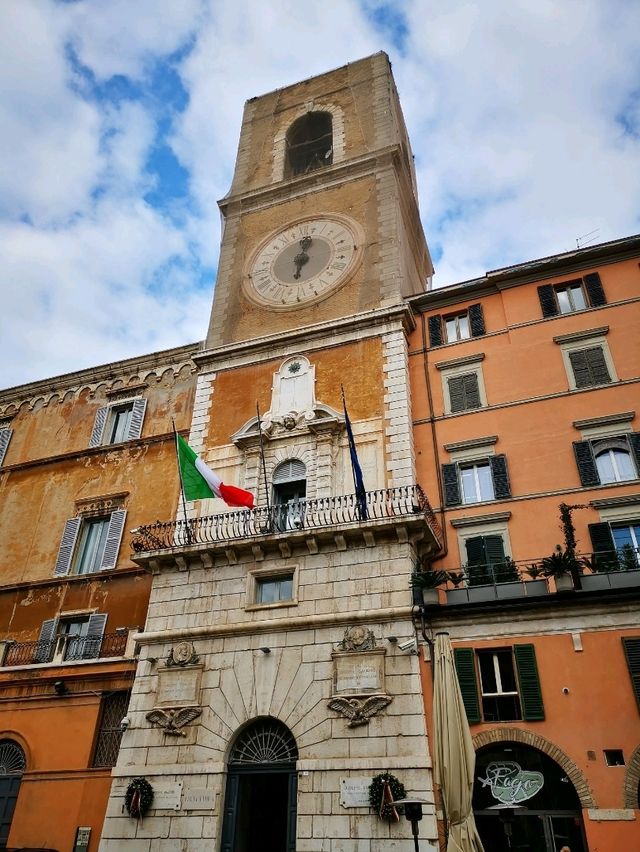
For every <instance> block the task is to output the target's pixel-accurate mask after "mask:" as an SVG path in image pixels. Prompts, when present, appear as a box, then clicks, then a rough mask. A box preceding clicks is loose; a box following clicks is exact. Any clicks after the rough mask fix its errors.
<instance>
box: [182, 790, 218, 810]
mask: <svg viewBox="0 0 640 852" xmlns="http://www.w3.org/2000/svg"><path fill="white" fill-rule="evenodd" d="M215 806H216V794H215V791H214V790H210V789H209V788H208V787H200V788H193V789H191V790H185V791H184V793H183V794H182V809H183V810H184V811H212V810H213V809H214V808H215Z"/></svg>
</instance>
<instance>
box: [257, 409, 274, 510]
mask: <svg viewBox="0 0 640 852" xmlns="http://www.w3.org/2000/svg"><path fill="white" fill-rule="evenodd" d="M256 411H257V413H258V434H259V435H260V457H261V458H262V476H263V478H264V496H265V499H266V501H267V514H268V516H269V518H270V517H271V506H270V503H269V486H268V484H267V465H266V463H265V460H264V443H263V440H262V421H261V419H260V406H259V405H258V403H257V402H256Z"/></svg>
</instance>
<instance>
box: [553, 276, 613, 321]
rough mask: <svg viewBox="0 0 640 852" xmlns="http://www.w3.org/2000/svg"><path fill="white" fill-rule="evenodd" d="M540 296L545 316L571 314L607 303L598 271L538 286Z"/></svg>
mask: <svg viewBox="0 0 640 852" xmlns="http://www.w3.org/2000/svg"><path fill="white" fill-rule="evenodd" d="M538 298H539V299H540V307H541V308H542V316H543V317H553V316H557V315H559V314H569V313H573V312H574V311H583V310H585V309H586V308H597V307H600V306H602V305H606V304H607V299H606V296H605V293H604V289H603V287H602V281H601V280H600V276H599V275H598V273H597V272H593V273H591V274H590V275H585V276H584V278H576V279H574V280H572V281H564V282H562V283H561V284H543V285H542V286H541V287H538Z"/></svg>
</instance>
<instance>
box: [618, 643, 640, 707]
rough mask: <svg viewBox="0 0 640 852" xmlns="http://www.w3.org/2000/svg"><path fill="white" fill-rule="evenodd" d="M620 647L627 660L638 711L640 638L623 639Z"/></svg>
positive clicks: (639, 694)
mask: <svg viewBox="0 0 640 852" xmlns="http://www.w3.org/2000/svg"><path fill="white" fill-rule="evenodd" d="M622 647H623V648H624V655H625V657H626V660H627V667H628V669H629V676H630V678H631V686H632V688H633V694H634V695H635V697H636V702H637V704H638V709H639V710H640V637H634V638H632V639H623V640H622Z"/></svg>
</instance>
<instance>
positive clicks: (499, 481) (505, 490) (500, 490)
mask: <svg viewBox="0 0 640 852" xmlns="http://www.w3.org/2000/svg"><path fill="white" fill-rule="evenodd" d="M489 464H490V465H491V478H492V479H493V493H494V496H495V498H496V500H500V499H501V498H503V497H511V483H510V482H509V474H508V473H507V457H506V456H504V455H499V456H489Z"/></svg>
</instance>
